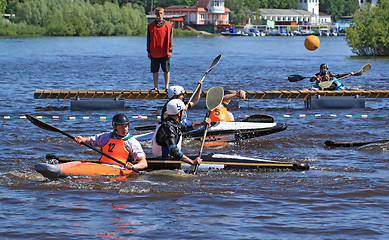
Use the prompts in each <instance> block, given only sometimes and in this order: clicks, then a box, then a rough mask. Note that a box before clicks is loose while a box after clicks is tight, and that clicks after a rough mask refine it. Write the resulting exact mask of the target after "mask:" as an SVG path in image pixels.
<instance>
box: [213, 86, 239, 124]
mask: <svg viewBox="0 0 389 240" xmlns="http://www.w3.org/2000/svg"><path fill="white" fill-rule="evenodd" d="M226 93H227V94H226V95H224V97H223V100H222V102H221V103H220V105H219V106H218V107H217V108H215V109H214V110H213V111H212V112H211V122H230V121H235V118H234V115H233V114H232V113H231V112H230V111H228V110H227V106H228V105H229V104H230V102H231V100H232V99H234V98H236V97H240V98H243V99H246V92H245V91H243V90H239V91H237V92H236V93H231V92H229V91H227V92H226Z"/></svg>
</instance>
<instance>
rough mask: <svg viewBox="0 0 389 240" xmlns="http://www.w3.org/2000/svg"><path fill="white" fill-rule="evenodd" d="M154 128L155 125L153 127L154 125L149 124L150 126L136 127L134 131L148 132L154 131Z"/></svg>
mask: <svg viewBox="0 0 389 240" xmlns="http://www.w3.org/2000/svg"><path fill="white" fill-rule="evenodd" d="M156 126H157V125H155V124H151V125H144V126H137V127H134V129H135V130H138V131H150V130H155V127H156Z"/></svg>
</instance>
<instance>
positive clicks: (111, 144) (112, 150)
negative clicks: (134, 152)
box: [100, 132, 134, 165]
mask: <svg viewBox="0 0 389 240" xmlns="http://www.w3.org/2000/svg"><path fill="white" fill-rule="evenodd" d="M113 135H114V133H113V132H112V135H111V138H110V139H109V141H108V142H107V143H106V144H105V145H104V146H103V147H102V148H101V151H102V152H103V153H106V154H108V155H109V156H111V157H113V158H116V159H117V160H119V161H120V162H122V163H124V164H126V163H127V161H129V162H132V161H133V160H134V159H133V158H132V156H131V154H130V153H129V152H128V150H127V149H126V146H125V145H124V141H125V140H127V139H129V138H131V137H132V135H130V136H128V137H126V138H124V139H114V138H113ZM100 162H102V163H109V164H116V165H120V164H119V163H117V162H115V161H114V160H112V159H110V158H108V157H106V156H104V155H103V156H101V158H100Z"/></svg>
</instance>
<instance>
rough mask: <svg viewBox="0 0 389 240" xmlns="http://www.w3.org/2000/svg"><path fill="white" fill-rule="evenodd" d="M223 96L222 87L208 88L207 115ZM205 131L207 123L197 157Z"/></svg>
mask: <svg viewBox="0 0 389 240" xmlns="http://www.w3.org/2000/svg"><path fill="white" fill-rule="evenodd" d="M223 97H224V90H223V88H222V87H213V88H210V89H209V90H208V92H207V98H206V105H207V108H208V111H209V112H208V116H209V117H210V115H211V112H212V111H213V110H214V109H215V108H217V106H219V105H220V103H221V102H222V101H223ZM207 131H208V124H207V125H205V129H204V135H203V140H202V142H201V147H200V151H199V158H201V154H202V153H203V149H204V143H205V138H206V136H207ZM197 168H198V165H197V164H196V166H195V169H194V174H196V172H197Z"/></svg>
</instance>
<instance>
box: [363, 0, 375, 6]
mask: <svg viewBox="0 0 389 240" xmlns="http://www.w3.org/2000/svg"><path fill="white" fill-rule="evenodd" d="M358 2H359V7H363V6H366V4H367V3H370V4H371V5H373V6H376V5H377V2H378V0H358Z"/></svg>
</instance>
